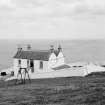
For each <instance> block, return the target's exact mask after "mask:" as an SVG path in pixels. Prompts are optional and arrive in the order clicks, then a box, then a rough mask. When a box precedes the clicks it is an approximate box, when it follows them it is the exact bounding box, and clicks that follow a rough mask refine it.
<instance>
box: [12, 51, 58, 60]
mask: <svg viewBox="0 0 105 105" xmlns="http://www.w3.org/2000/svg"><path fill="white" fill-rule="evenodd" d="M54 53H55V55H56V56H57V55H58V52H57V51H56V50H55V51H54ZM50 54H51V52H50V50H39V51H31V50H30V51H23V50H21V51H17V53H16V54H15V56H14V58H18V59H33V60H43V61H48V60H49V56H50Z"/></svg>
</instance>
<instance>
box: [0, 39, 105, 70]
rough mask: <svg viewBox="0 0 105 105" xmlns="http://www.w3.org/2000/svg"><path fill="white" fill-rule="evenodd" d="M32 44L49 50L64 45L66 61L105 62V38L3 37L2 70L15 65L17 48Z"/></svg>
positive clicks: (0, 44)
mask: <svg viewBox="0 0 105 105" xmlns="http://www.w3.org/2000/svg"><path fill="white" fill-rule="evenodd" d="M28 44H30V45H31V48H32V50H49V49H50V46H51V45H54V49H57V48H58V46H59V45H61V46H62V51H63V54H64V57H65V62H66V63H75V62H93V63H99V64H100V63H101V64H105V40H50V39H46V40H43V39H40V40H39V39H37V40H33V39H32V40H30V39H29V40H28V39H27V40H23V39H20V40H19V39H18V40H16V39H2V40H0V70H2V69H6V68H9V67H11V66H13V56H14V55H15V54H16V52H17V48H18V47H19V46H21V47H22V48H23V50H26V49H27V45H28Z"/></svg>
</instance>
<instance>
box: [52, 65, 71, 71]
mask: <svg viewBox="0 0 105 105" xmlns="http://www.w3.org/2000/svg"><path fill="white" fill-rule="evenodd" d="M67 68H70V66H69V65H66V64H64V65H61V66H58V67H55V68H53V70H61V69H67Z"/></svg>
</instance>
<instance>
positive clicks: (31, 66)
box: [30, 59, 34, 73]
mask: <svg viewBox="0 0 105 105" xmlns="http://www.w3.org/2000/svg"><path fill="white" fill-rule="evenodd" d="M30 68H31V72H32V73H33V72H34V60H32V59H31V60H30Z"/></svg>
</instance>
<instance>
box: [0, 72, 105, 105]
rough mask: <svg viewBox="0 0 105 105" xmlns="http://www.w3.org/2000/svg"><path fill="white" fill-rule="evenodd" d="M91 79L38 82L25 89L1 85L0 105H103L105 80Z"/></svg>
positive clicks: (91, 76)
mask: <svg viewBox="0 0 105 105" xmlns="http://www.w3.org/2000/svg"><path fill="white" fill-rule="evenodd" d="M102 74H103V73H102ZM93 75H94V76H93ZM93 75H89V76H87V77H71V78H55V79H38V80H32V81H31V83H28V81H27V83H26V84H24V85H22V84H20V85H14V81H10V82H6V83H4V82H3V81H1V83H0V105H105V77H104V76H103V75H102V76H101V75H100V76H99V75H98V76H97V75H96V74H93Z"/></svg>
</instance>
